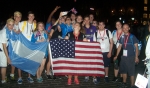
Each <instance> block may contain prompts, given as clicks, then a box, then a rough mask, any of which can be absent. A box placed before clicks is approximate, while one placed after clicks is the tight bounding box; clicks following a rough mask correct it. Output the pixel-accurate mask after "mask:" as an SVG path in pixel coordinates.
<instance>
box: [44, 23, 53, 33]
mask: <svg viewBox="0 0 150 88" xmlns="http://www.w3.org/2000/svg"><path fill="white" fill-rule="evenodd" d="M52 26H53V25H52V23H51V22H50V23H46V26H45V30H46V31H47V32H48V33H50V31H51V28H52Z"/></svg>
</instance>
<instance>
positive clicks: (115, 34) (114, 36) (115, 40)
mask: <svg viewBox="0 0 150 88" xmlns="http://www.w3.org/2000/svg"><path fill="white" fill-rule="evenodd" d="M113 32H114V33H113ZM113 32H112V36H113V42H114V44H116V48H118V46H119V41H118V39H117V30H115V31H113ZM123 34H124V33H123V32H122V33H121V35H118V36H120V37H121V36H122V35H123Z"/></svg>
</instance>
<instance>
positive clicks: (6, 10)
mask: <svg viewBox="0 0 150 88" xmlns="http://www.w3.org/2000/svg"><path fill="white" fill-rule="evenodd" d="M74 1H75V0H0V21H2V20H6V19H7V18H9V17H11V16H12V15H13V12H14V11H20V12H22V14H23V19H22V20H26V19H27V12H28V11H33V12H34V13H35V16H36V18H35V19H37V20H38V21H44V22H45V21H46V19H47V18H48V15H49V13H50V12H51V11H52V10H53V9H54V8H55V6H56V5H59V6H61V9H59V10H58V12H57V13H56V14H55V17H56V18H57V17H58V14H59V12H60V11H67V10H70V9H71V8H73V7H75V8H76V9H77V11H78V13H79V14H82V15H86V14H88V13H91V11H90V10H89V8H90V7H94V8H96V9H103V11H104V12H102V13H100V14H103V13H105V14H109V13H108V12H107V11H108V10H110V9H116V10H119V9H121V8H123V7H124V8H129V7H131V8H135V9H138V10H140V11H142V10H143V0H88V1H87V0H76V2H74Z"/></svg>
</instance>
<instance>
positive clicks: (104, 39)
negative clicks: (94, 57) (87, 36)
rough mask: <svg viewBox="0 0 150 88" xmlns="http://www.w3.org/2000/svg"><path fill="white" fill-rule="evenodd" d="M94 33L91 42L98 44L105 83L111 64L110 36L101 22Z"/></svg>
mask: <svg viewBox="0 0 150 88" xmlns="http://www.w3.org/2000/svg"><path fill="white" fill-rule="evenodd" d="M107 31H108V32H107ZM96 33H97V34H96ZM96 33H95V34H94V36H93V41H97V42H100V47H101V50H102V54H103V61H104V68H105V82H109V79H108V71H109V66H110V62H111V59H110V57H111V52H112V47H113V40H112V34H111V32H110V31H109V30H107V29H105V23H104V22H103V21H101V22H99V23H98V31H97V32H96ZM107 33H108V34H107ZM96 35H97V36H96Z"/></svg>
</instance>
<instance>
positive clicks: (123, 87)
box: [119, 83, 127, 88]
mask: <svg viewBox="0 0 150 88" xmlns="http://www.w3.org/2000/svg"><path fill="white" fill-rule="evenodd" d="M119 88H127V84H126V83H121V85H120V86H119Z"/></svg>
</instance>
